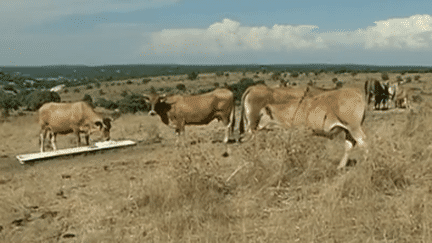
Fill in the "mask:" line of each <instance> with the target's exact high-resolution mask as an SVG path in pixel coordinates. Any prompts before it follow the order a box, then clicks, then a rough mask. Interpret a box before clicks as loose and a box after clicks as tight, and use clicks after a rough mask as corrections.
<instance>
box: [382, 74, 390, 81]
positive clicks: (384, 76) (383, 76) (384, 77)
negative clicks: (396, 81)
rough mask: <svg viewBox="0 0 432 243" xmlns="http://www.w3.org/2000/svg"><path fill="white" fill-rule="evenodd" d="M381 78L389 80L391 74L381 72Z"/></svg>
mask: <svg viewBox="0 0 432 243" xmlns="http://www.w3.org/2000/svg"><path fill="white" fill-rule="evenodd" d="M381 78H382V80H384V81H387V80H389V76H388V74H387V73H382V74H381Z"/></svg>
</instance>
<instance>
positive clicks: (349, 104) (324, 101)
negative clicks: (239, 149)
mask: <svg viewBox="0 0 432 243" xmlns="http://www.w3.org/2000/svg"><path fill="white" fill-rule="evenodd" d="M309 89H310V88H308V90H307V91H306V92H305V95H304V96H303V97H300V98H295V99H291V100H290V101H288V102H286V103H284V104H268V105H266V107H264V108H263V109H262V110H261V111H260V114H261V115H262V116H268V118H267V120H270V121H271V124H270V125H273V126H275V125H276V126H279V127H284V128H288V127H292V126H304V127H307V128H309V129H312V131H313V132H314V134H315V135H320V136H325V137H329V138H331V139H332V138H333V137H334V136H335V135H336V134H338V133H339V132H341V131H345V154H344V156H343V157H342V159H341V161H340V163H339V166H338V167H337V168H338V169H341V168H344V167H345V165H346V163H347V161H348V153H349V151H350V150H351V149H352V148H353V147H354V146H355V145H356V143H358V145H359V147H366V142H365V138H366V135H365V133H364V132H363V129H362V123H363V121H364V119H365V109H366V101H365V96H364V93H363V92H362V91H360V90H358V89H354V88H341V89H337V90H332V91H324V92H321V93H315V94H311V93H309V94H308V91H309ZM263 120H266V119H263ZM262 127H266V125H263V126H262ZM366 151H367V149H366Z"/></svg>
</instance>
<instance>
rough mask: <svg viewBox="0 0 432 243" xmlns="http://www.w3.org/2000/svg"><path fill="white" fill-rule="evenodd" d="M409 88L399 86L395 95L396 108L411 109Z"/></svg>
mask: <svg viewBox="0 0 432 243" xmlns="http://www.w3.org/2000/svg"><path fill="white" fill-rule="evenodd" d="M408 98H409V97H408V90H407V89H405V88H403V87H398V88H397V90H396V95H395V99H394V101H395V108H407V109H411V107H410V105H409V99H408Z"/></svg>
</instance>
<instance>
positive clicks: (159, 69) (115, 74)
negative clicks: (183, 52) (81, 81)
mask: <svg viewBox="0 0 432 243" xmlns="http://www.w3.org/2000/svg"><path fill="white" fill-rule="evenodd" d="M262 70H266V71H269V72H275V71H303V72H313V71H318V70H322V71H333V72H350V71H357V72H402V71H404V72H408V73H409V72H413V73H414V72H419V71H421V72H432V67H424V66H372V65H354V64H341V65H330V64H298V65H176V64H170V65H104V66H85V65H55V66H39V67H36V66H21V67H3V68H0V71H1V72H5V73H10V74H12V73H17V74H18V73H19V75H21V76H27V77H28V76H30V77H32V78H57V77H59V76H61V77H64V78H69V79H72V78H82V77H88V78H98V79H99V78H100V79H106V78H108V77H111V79H119V78H124V79H127V78H138V77H148V76H161V75H179V74H188V73H191V72H192V71H194V72H198V73H206V72H216V71H230V72H245V71H262Z"/></svg>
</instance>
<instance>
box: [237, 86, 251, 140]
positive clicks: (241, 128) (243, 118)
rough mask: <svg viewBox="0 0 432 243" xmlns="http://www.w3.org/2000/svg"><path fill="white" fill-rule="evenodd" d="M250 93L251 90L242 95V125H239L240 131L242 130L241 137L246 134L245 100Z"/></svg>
mask: <svg viewBox="0 0 432 243" xmlns="http://www.w3.org/2000/svg"><path fill="white" fill-rule="evenodd" d="M248 93H249V89H247V90H246V91H245V92H244V94H243V95H242V99H241V113H240V124H239V130H240V135H242V134H243V133H244V132H245V119H246V117H245V99H246V96H247V95H248Z"/></svg>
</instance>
